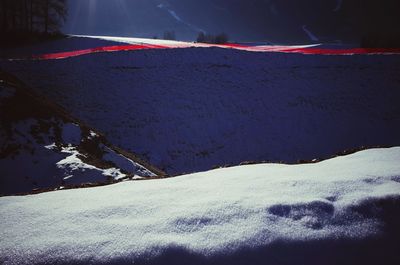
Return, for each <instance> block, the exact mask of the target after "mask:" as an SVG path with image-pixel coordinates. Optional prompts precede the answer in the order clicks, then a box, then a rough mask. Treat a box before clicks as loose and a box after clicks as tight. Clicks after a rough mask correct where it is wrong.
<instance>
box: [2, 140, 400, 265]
mask: <svg viewBox="0 0 400 265" xmlns="http://www.w3.org/2000/svg"><path fill="white" fill-rule="evenodd" d="M399 161H400V147H395V148H390V149H371V150H366V151H362V152H358V153H355V154H352V155H347V156H343V157H337V158H334V159H330V160H327V161H323V162H320V163H316V164H306V165H283V164H261V165H248V166H239V167H234V168H227V169H217V170H213V171H209V172H203V173H197V174H192V175H187V176H180V177H176V178H170V179H163V180H150V181H141V182H124V183H119V184H115V185H110V186H106V187H97V188H89V189H79V190H69V191H57V192H50V193H44V194H39V195H30V196H24V197H3V198H0V263H2V264H5V265H13V264H19V265H22V264H105V263H107V264H353V265H354V264H364V265H365V264H393V265H394V264H399V263H398V262H399V261H400V257H399V255H398V249H397V248H398V246H399V243H400V242H399V240H400V230H399V229H398V222H399V221H400V215H399V212H400V183H399V182H400V178H399V176H400V163H399Z"/></svg>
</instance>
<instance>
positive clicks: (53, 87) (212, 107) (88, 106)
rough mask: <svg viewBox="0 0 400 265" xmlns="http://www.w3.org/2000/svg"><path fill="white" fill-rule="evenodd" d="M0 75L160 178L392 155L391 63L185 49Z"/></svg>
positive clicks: (24, 65)
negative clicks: (380, 151) (378, 149)
mask: <svg viewBox="0 0 400 265" xmlns="http://www.w3.org/2000/svg"><path fill="white" fill-rule="evenodd" d="M156 41H160V40H156ZM0 65H1V67H3V68H4V69H8V71H10V72H12V73H14V74H16V75H17V76H19V77H20V78H21V79H22V80H24V81H25V82H26V83H28V84H31V85H32V87H33V88H35V89H36V92H38V93H40V94H45V95H46V96H48V97H49V98H51V99H53V100H54V101H55V102H57V103H59V104H61V105H62V106H63V107H64V108H65V109H67V110H68V111H69V112H71V113H72V114H73V115H74V116H76V117H78V118H79V119H80V120H83V121H84V122H85V123H87V124H89V125H91V126H92V127H94V128H97V129H99V130H100V131H102V132H104V133H105V134H106V136H107V138H108V139H110V141H112V143H113V144H115V145H117V146H121V147H124V148H125V149H127V150H129V151H131V152H133V153H136V154H139V155H140V156H141V157H142V158H144V159H145V160H147V161H149V162H150V163H152V164H153V165H155V166H157V167H159V168H161V169H163V170H165V171H167V173H169V174H180V173H183V172H188V173H190V172H196V171H202V170H208V169H210V168H212V167H214V166H222V165H227V164H231V165H232V164H233V165H235V164H236V165H237V164H239V163H241V162H243V161H275V162H277V161H282V160H283V161H287V162H297V161H298V160H312V159H314V158H327V157H331V156H333V155H335V154H336V153H338V152H342V151H343V150H345V149H352V148H360V147H361V146H380V145H385V146H386V145H389V146H393V145H400V138H399V137H398V136H399V135H400V105H399V104H398V102H400V90H399V82H400V76H399V72H400V60H399V57H398V56H380V55H373V56H366V55H357V56H321V55H300V54H277V53H248V52H243V51H237V50H229V49H217V48H204V49H203V48H189V49H168V50H143V51H135V52H116V53H101V54H100V53H99V54H92V55H86V56H81V57H75V58H69V59H65V60H52V61H18V62H6V61H2V62H0Z"/></svg>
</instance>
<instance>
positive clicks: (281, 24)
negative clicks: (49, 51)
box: [64, 0, 400, 47]
mask: <svg viewBox="0 0 400 265" xmlns="http://www.w3.org/2000/svg"><path fill="white" fill-rule="evenodd" d="M68 2H69V5H70V9H69V17H68V20H67V23H66V25H65V27H64V31H65V32H66V33H73V34H82V35H114V36H115V35H117V36H131V37H146V38H153V37H154V36H157V37H158V38H160V37H162V36H163V32H165V31H171V30H173V31H175V32H176V35H177V38H178V39H181V40H182V39H183V40H195V39H196V36H197V34H198V33H199V31H205V32H208V33H213V34H217V33H221V32H225V33H227V34H228V35H229V36H230V37H231V39H232V40H235V41H269V42H272V43H283V44H304V43H315V42H327V43H337V42H338V43H341V42H344V43H356V44H360V42H361V41H362V40H363V39H365V38H367V39H371V41H370V43H372V44H373V45H374V47H380V46H382V45H383V46H387V45H388V43H385V41H387V42H391V43H392V45H397V46H392V47H400V46H399V43H398V42H397V43H396V42H393V41H396V40H397V41H398V40H399V39H400V37H399V36H400V32H399V29H398V27H395V26H394V25H399V23H400V18H399V16H398V13H397V12H398V10H399V8H400V4H399V1H397V0H381V1H375V0H324V1H321V0H251V1H248V0H202V1H199V0H118V1H108V0H96V1H89V0H69V1H68ZM305 29H306V30H305ZM309 33H311V34H312V36H314V37H313V38H310V36H311V35H310V34H309ZM373 41H375V42H373ZM379 41H381V42H379Z"/></svg>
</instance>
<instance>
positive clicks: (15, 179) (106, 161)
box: [0, 72, 160, 195]
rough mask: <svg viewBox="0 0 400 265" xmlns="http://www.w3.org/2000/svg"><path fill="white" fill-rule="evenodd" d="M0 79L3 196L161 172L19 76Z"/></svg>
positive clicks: (0, 181)
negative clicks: (51, 100)
mask: <svg viewBox="0 0 400 265" xmlns="http://www.w3.org/2000/svg"><path fill="white" fill-rule="evenodd" d="M0 79H1V83H0V113H1V116H0V125H1V126H0V169H1V170H0V195H8V194H16V193H29V192H32V191H34V190H46V189H47V190H52V189H58V188H63V187H71V186H79V185H82V184H91V185H93V184H99V183H104V184H106V183H113V182H115V181H118V180H122V179H129V178H141V177H154V176H156V174H160V172H159V171H157V170H156V169H154V168H153V167H150V166H147V164H143V165H145V166H143V165H141V163H142V162H140V160H138V159H137V158H136V157H135V156H133V155H131V154H129V153H127V152H124V151H123V150H121V149H119V148H116V147H114V146H112V145H111V144H110V143H109V142H108V141H107V140H106V139H105V138H104V136H103V135H101V134H99V133H97V132H95V131H93V130H92V129H91V128H89V127H88V126H85V125H83V124H82V123H81V122H79V121H78V120H76V119H74V118H72V117H71V116H70V115H69V114H67V113H65V112H64V111H63V110H62V109H60V108H59V107H58V106H56V105H55V104H52V103H51V102H49V101H47V100H46V99H43V98H40V97H38V96H36V95H35V94H34V93H32V92H31V91H30V90H29V88H27V87H26V86H25V85H24V84H23V83H21V82H19V80H17V79H15V78H13V77H12V76H9V75H6V74H5V73H3V72H0ZM146 167H147V168H148V169H147V168H146Z"/></svg>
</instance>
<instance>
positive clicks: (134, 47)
mask: <svg viewBox="0 0 400 265" xmlns="http://www.w3.org/2000/svg"><path fill="white" fill-rule="evenodd" d="M211 46H213V47H215V46H216V47H222V48H224V47H230V48H234V49H245V50H249V51H263V52H285V53H300V54H321V55H350V54H351V55H352V54H400V48H387V49H386V48H369V49H364V48H353V49H323V48H296V47H292V46H245V45H241V44H234V43H229V44H221V45H211ZM188 47H190V46H188ZM170 48H176V47H174V46H172V45H169V46H167V45H154V44H132V45H117V46H106V47H97V48H91V49H85V50H77V51H68V52H59V53H50V54H42V55H35V56H33V57H32V58H33V59H39V60H50V59H64V58H69V57H75V56H81V55H85V54H91V53H97V52H115V51H132V50H143V49H170Z"/></svg>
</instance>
